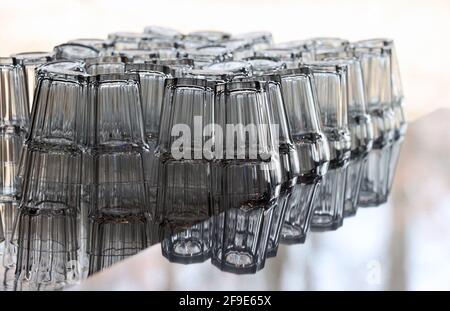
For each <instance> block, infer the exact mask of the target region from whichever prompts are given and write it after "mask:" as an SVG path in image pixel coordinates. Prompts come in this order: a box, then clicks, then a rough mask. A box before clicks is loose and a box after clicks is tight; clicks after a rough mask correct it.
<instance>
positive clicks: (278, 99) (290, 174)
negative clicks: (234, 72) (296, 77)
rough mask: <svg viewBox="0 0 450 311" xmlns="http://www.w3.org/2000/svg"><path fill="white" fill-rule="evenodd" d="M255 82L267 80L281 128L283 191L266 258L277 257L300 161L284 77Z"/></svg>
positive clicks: (261, 78)
mask: <svg viewBox="0 0 450 311" xmlns="http://www.w3.org/2000/svg"><path fill="white" fill-rule="evenodd" d="M249 80H254V81H258V80H259V81H266V83H267V93H268V108H269V114H270V115H271V116H272V117H273V122H274V124H275V125H276V126H277V127H278V130H277V135H278V143H279V144H278V154H279V158H280V168H281V174H282V178H281V190H280V195H279V197H278V198H277V202H276V205H275V207H274V209H273V216H272V223H271V226H270V234H269V240H268V246H267V257H274V256H276V254H277V250H278V244H279V241H280V233H281V229H282V227H283V223H284V217H285V212H286V207H287V205H288V202H289V200H290V195H291V192H292V187H293V186H294V185H295V183H296V180H297V177H298V175H299V174H300V166H299V158H298V154H297V150H296V149H295V145H294V143H293V141H292V138H291V131H290V129H289V124H288V119H287V116H286V110H285V106H284V101H283V97H282V94H281V77H280V76H279V75H263V76H256V77H252V78H249Z"/></svg>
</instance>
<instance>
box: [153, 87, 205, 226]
mask: <svg viewBox="0 0 450 311" xmlns="http://www.w3.org/2000/svg"><path fill="white" fill-rule="evenodd" d="M213 100H214V83H213V82H211V81H207V80H205V79H197V78H172V79H167V80H166V84H165V92H164V101H163V105H162V112H161V119H160V132H159V138H158V145H157V155H158V156H159V160H160V165H159V168H160V173H159V176H160V177H159V190H158V191H159V192H158V204H157V209H158V210H157V213H156V214H157V217H158V218H160V220H161V221H164V222H167V223H170V224H177V225H185V224H186V223H187V224H192V222H193V221H203V220H206V219H208V218H209V217H210V216H211V215H212V206H211V164H210V161H211V160H212V154H211V152H210V151H208V150H207V148H205V149H204V147H203V146H205V144H206V143H211V139H213V136H212V133H206V132H203V131H204V129H205V126H208V125H210V124H213V123H214V104H213Z"/></svg>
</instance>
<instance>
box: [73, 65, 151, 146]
mask: <svg viewBox="0 0 450 311" xmlns="http://www.w3.org/2000/svg"><path fill="white" fill-rule="evenodd" d="M140 86H141V85H140V79H139V75H138V74H134V73H125V74H104V75H97V76H93V77H89V91H90V94H91V96H89V99H90V101H91V102H90V105H89V107H87V108H86V109H85V110H84V111H82V112H81V114H82V117H81V120H84V122H82V125H83V128H82V134H81V136H82V144H83V145H85V146H86V147H87V148H88V149H93V150H95V149H102V150H108V149H112V150H118V149H123V150H125V149H129V148H132V149H133V148H135V149H137V150H141V149H142V147H144V146H145V141H144V126H143V117H142V102H141V87H140ZM92 101H93V102H92ZM85 141H86V142H85Z"/></svg>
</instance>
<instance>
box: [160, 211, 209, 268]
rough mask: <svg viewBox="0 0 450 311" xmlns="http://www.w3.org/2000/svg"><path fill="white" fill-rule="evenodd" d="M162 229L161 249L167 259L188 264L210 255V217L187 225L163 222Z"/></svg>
mask: <svg viewBox="0 0 450 311" xmlns="http://www.w3.org/2000/svg"><path fill="white" fill-rule="evenodd" d="M163 231H164V233H163V240H162V241H161V250H162V254H163V256H164V257H166V258H167V259H168V260H169V261H171V262H176V263H183V264H189V263H197V262H204V261H206V260H208V259H209V258H210V257H211V247H212V235H213V226H212V218H210V219H207V220H205V221H202V222H200V223H198V224H194V225H192V226H187V227H178V226H171V225H170V224H164V225H163Z"/></svg>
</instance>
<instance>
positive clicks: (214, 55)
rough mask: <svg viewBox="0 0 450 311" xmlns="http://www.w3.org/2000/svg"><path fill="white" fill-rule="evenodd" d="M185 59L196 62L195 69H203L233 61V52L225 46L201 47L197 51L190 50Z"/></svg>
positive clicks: (185, 54)
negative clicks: (213, 64)
mask: <svg viewBox="0 0 450 311" xmlns="http://www.w3.org/2000/svg"><path fill="white" fill-rule="evenodd" d="M184 57H186V58H192V59H193V60H194V67H195V68H199V69H201V68H203V67H204V66H206V65H209V64H212V63H220V62H224V61H227V60H231V59H232V57H233V56H232V54H231V51H230V50H229V49H228V48H227V47H225V46H223V45H206V46H200V47H198V48H197V49H195V50H188V51H186V52H185V53H184Z"/></svg>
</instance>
